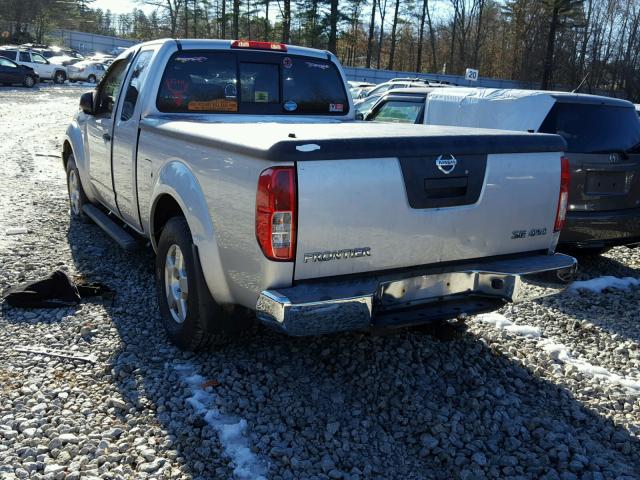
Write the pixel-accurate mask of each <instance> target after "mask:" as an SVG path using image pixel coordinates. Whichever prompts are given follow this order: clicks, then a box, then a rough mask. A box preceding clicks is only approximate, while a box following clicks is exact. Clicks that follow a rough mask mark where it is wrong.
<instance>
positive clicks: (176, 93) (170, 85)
mask: <svg viewBox="0 0 640 480" xmlns="http://www.w3.org/2000/svg"><path fill="white" fill-rule="evenodd" d="M164 84H165V86H166V87H167V90H169V93H171V97H172V99H173V103H174V104H175V105H176V106H178V107H180V106H181V105H182V102H183V101H184V94H185V93H186V92H187V90H188V89H189V82H187V81H186V80H183V79H181V78H167V79H166V80H165V82H164Z"/></svg>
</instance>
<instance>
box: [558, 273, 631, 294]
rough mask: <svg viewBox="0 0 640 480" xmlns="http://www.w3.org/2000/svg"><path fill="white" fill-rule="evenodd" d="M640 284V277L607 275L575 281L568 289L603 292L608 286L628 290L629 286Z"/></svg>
mask: <svg viewBox="0 0 640 480" xmlns="http://www.w3.org/2000/svg"><path fill="white" fill-rule="evenodd" d="M637 286H640V278H633V277H623V278H619V277H613V276H611V275H606V276H604V277H597V278H592V279H591V280H582V281H578V282H573V283H572V284H571V285H570V286H569V288H568V290H569V291H572V292H577V291H578V290H589V291H591V292H595V293H601V292H602V291H603V290H605V289H607V288H617V289H619V290H626V289H628V288H629V287H637Z"/></svg>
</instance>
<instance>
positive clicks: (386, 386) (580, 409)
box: [0, 86, 640, 480]
mask: <svg viewBox="0 0 640 480" xmlns="http://www.w3.org/2000/svg"><path fill="white" fill-rule="evenodd" d="M82 91H83V90H82V89H80V88H77V87H70V86H64V87H53V86H46V87H41V88H40V89H35V90H33V91H31V90H24V89H14V88H4V89H0V132H2V142H0V165H1V167H0V172H1V175H0V290H3V289H5V288H6V287H8V286H10V285H13V284H15V283H18V282H19V281H21V280H24V279H31V278H35V277H37V276H41V275H46V274H48V273H50V272H51V271H52V270H54V269H56V268H62V269H66V270H68V272H69V273H70V274H73V275H79V276H82V277H84V278H85V279H87V280H91V281H102V282H104V283H106V284H108V285H109V286H110V287H111V288H113V289H114V290H115V292H116V295H115V298H114V299H113V300H109V299H100V300H95V301H89V302H84V303H83V304H82V305H80V306H79V307H75V308H64V309H55V310H33V311H29V310H18V309H12V308H9V307H7V306H6V305H3V306H2V308H1V309H0V388H1V389H2V391H1V392H2V393H1V395H0V478H3V479H4V478H7V479H9V478H51V479H64V478H66V479H76V478H98V477H99V478H127V479H129V478H131V479H143V478H217V479H226V478H255V477H257V476H258V474H263V475H264V477H266V478H269V479H280V478H282V479H291V478H304V479H311V478H335V479H340V478H344V479H347V478H349V479H365V478H367V479H368V478H394V479H395V478H402V479H413V478H443V479H445V478H446V479H452V478H462V479H481V478H549V479H553V478H562V479H585V480H588V479H600V478H612V479H631V478H640V456H639V453H640V400H639V399H640V387H639V388H638V389H636V388H635V386H636V383H637V382H638V381H640V323H639V322H638V320H639V319H640V288H638V287H632V288H629V289H627V290H606V291H604V292H603V293H591V292H584V291H578V292H574V293H569V292H567V293H564V294H562V295H560V296H557V297H555V298H548V299H545V300H542V301H538V302H533V303H525V304H521V305H517V306H508V307H506V308H504V309H503V310H502V311H501V312H500V314H501V315H503V316H494V317H489V318H488V319H487V318H486V317H481V318H470V319H468V321H467V325H468V328H467V329H466V331H465V330H454V329H443V330H438V331H434V330H430V329H422V330H412V331H399V332H395V333H393V334H390V335H385V336H376V335H370V334H361V333H354V334H348V335H336V336H326V337H321V338H308V339H292V338H286V337H284V336H280V335H279V334H276V333H272V332H269V331H267V330H265V329H263V328H260V327H256V328H255V329H254V330H253V331H251V332H250V333H249V334H248V335H247V337H246V338H243V339H241V340H238V341H237V342H235V343H232V344H230V345H228V346H226V347H224V348H221V349H219V350H217V351H213V352H208V353H202V354H197V355H195V354H191V353H183V352H180V351H178V350H177V349H176V348H174V347H173V346H172V345H171V344H170V343H169V342H168V341H167V339H166V337H165V335H164V333H163V332H162V331H161V329H160V322H159V316H158V310H157V307H156V304H155V300H154V298H155V293H154V286H153V274H152V265H153V255H152V252H151V251H150V249H141V251H139V252H137V253H134V254H125V253H124V252H122V251H121V250H119V249H118V247H117V246H116V245H115V244H114V243H113V242H111V241H110V240H109V239H108V237H106V235H104V234H103V233H102V232H101V231H100V230H99V228H98V227H97V226H95V225H93V224H80V223H77V224H76V223H75V222H74V223H73V224H70V223H69V214H68V203H67V198H66V189H65V181H64V172H63V171H62V166H61V161H60V159H59V152H60V150H61V142H62V138H63V133H64V130H65V128H66V125H67V123H68V121H69V119H70V117H71V115H72V114H73V113H74V111H75V110H76V108H77V102H78V97H79V95H80V93H81V92H82ZM12 227H26V228H28V229H29V231H30V233H27V234H22V235H11V236H8V235H5V232H6V230H7V229H8V228H12ZM639 269H640V253H639V252H638V251H635V250H629V249H626V248H620V249H615V250H613V251H612V252H610V253H609V254H607V255H606V256H603V257H601V258H599V259H596V260H590V261H587V262H585V263H584V264H583V265H582V270H581V275H582V277H583V279H588V278H593V277H599V276H603V275H615V276H618V277H636V278H637V277H640V274H639ZM492 319H493V320H492ZM496 319H498V320H499V321H496ZM501 319H503V320H501ZM506 319H508V321H510V322H513V323H514V324H515V325H517V326H518V327H517V328H513V325H510V326H508V321H507V322H505V320H506ZM496 325H498V326H500V325H502V326H503V327H504V326H505V325H507V326H506V327H505V328H497V327H496ZM559 344H562V345H561V347H562V348H560V347H558V345H559ZM33 347H40V348H42V347H46V348H49V349H56V350H58V351H64V352H66V353H67V354H70V355H71V356H72V357H73V356H78V357H82V358H61V357H57V356H52V355H48V354H40V353H29V352H24V351H20V350H21V349H24V348H27V349H29V348H33ZM86 355H93V357H89V358H87V357H86ZM92 359H95V362H92V361H91V360H92ZM198 375H199V376H198ZM634 382H636V383H634ZM188 399H189V400H188ZM245 467H246V468H245Z"/></svg>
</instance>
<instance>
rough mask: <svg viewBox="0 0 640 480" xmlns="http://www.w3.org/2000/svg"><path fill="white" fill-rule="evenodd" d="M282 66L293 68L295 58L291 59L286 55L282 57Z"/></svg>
mask: <svg viewBox="0 0 640 480" xmlns="http://www.w3.org/2000/svg"><path fill="white" fill-rule="evenodd" d="M282 66H283V67H284V68H291V67H293V60H291V57H284V58H283V59H282Z"/></svg>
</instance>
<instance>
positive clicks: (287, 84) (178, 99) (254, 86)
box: [156, 50, 349, 115]
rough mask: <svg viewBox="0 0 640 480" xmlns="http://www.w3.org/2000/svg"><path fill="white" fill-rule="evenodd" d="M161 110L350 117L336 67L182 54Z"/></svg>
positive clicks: (243, 55) (294, 58)
mask: <svg viewBox="0 0 640 480" xmlns="http://www.w3.org/2000/svg"><path fill="white" fill-rule="evenodd" d="M156 106H157V108H158V110H159V111H161V112H167V113H244V114H257V115H346V114H347V113H349V101H348V97H347V93H346V90H345V87H344V84H343V81H342V77H341V76H340V73H339V71H338V69H337V67H336V66H335V64H333V63H332V62H330V61H328V60H324V59H316V58H310V57H304V56H298V55H293V54H288V53H287V54H282V53H271V52H255V51H220V50H182V51H179V52H176V53H175V54H173V55H172V56H171V58H170V59H169V62H168V63H167V66H166V68H165V71H164V74H163V76H162V80H161V83H160V88H159V90H158V97H157V99H156Z"/></svg>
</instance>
